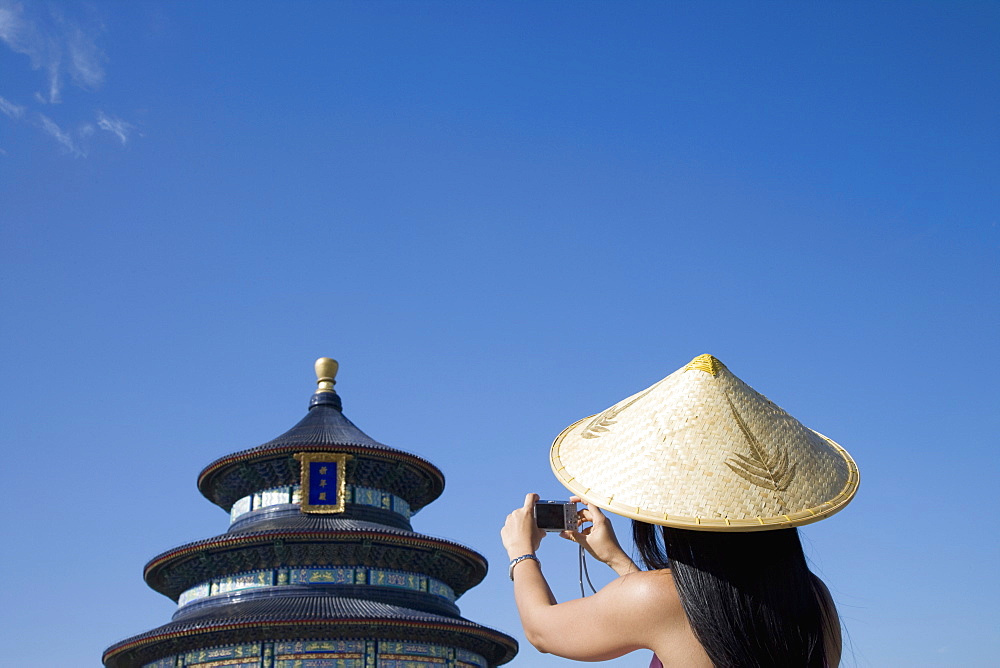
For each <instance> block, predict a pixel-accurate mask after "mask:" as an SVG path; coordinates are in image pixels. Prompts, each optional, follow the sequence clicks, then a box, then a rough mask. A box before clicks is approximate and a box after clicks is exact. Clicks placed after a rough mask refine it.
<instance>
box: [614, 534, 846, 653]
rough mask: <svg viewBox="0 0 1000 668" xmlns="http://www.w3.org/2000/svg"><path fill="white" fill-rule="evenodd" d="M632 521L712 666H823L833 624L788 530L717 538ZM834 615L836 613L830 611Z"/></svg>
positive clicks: (647, 558)
mask: <svg viewBox="0 0 1000 668" xmlns="http://www.w3.org/2000/svg"><path fill="white" fill-rule="evenodd" d="M659 528H660V529H662V532H659V533H660V536H658V535H657V533H658V532H657V531H656V527H654V526H653V525H651V524H645V523H643V522H636V521H633V523H632V535H633V538H634V539H635V545H636V547H637V548H638V550H639V554H640V556H641V557H642V560H643V561H644V562H645V563H646V567H647V568H649V569H662V568H670V570H671V573H672V574H673V578H674V584H675V585H676V587H677V592H678V594H679V595H680V600H681V605H683V607H684V612H685V614H686V615H687V618H688V621H689V622H690V624H691V628H692V630H693V631H694V634H695V636H696V637H697V638H698V641H699V642H700V643H701V645H702V647H704V648H705V651H706V652H707V653H708V656H709V658H710V659H711V660H712V663H713V664H714V665H715V666H716V668H751V667H758V666H774V667H776V668H784V667H787V668H824V667H825V666H826V665H827V664H826V653H825V646H824V637H823V636H824V629H825V628H826V627H827V625H828V624H836V623H837V620H835V619H833V620H830V619H827V617H828V616H829V615H830V614H831V612H830V609H829V607H828V606H827V604H826V602H825V601H826V598H825V595H824V593H823V591H824V590H823V585H822V583H821V582H820V581H819V580H818V578H816V576H814V575H813V574H812V573H811V572H810V571H809V568H808V566H807V565H806V559H805V555H804V554H803V552H802V543H801V542H799V534H798V531H797V530H796V529H778V530H773V531H755V532H748V533H719V532H709V531H691V530H687V529H674V528H670V527H659ZM833 614H836V613H833Z"/></svg>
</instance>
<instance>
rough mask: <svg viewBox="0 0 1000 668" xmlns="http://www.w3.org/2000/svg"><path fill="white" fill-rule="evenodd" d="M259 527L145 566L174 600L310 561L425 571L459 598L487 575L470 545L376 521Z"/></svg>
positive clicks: (153, 582)
mask: <svg viewBox="0 0 1000 668" xmlns="http://www.w3.org/2000/svg"><path fill="white" fill-rule="evenodd" d="M268 527H269V528H268V529H266V530H261V531H248V532H234V533H226V534H223V535H221V536H215V537H213V538H207V539H204V540H199V541H195V542H192V543H188V544H186V545H181V546H180V547H176V548H174V549H172V550H169V551H167V552H164V553H163V554H160V555H158V556H156V557H154V558H153V559H151V560H150V561H149V563H148V564H146V568H145V571H144V577H145V579H146V583H147V584H148V585H149V586H150V587H151V588H152V589H154V590H156V591H158V592H160V593H161V594H163V595H164V596H168V597H170V598H172V599H174V600H177V597H178V596H180V594H181V592H183V591H184V590H185V589H187V588H189V587H192V586H194V585H196V584H198V583H199V582H204V581H206V580H209V579H211V578H212V577H220V576H223V575H230V574H233V573H239V572H242V571H249V570H255V569H266V568H279V567H282V566H284V567H301V566H310V565H320V564H323V563H330V564H336V563H339V564H353V565H371V566H379V567H384V568H392V569H398V570H406V571H412V572H419V573H424V574H425V575H429V576H431V577H434V578H436V579H438V580H441V581H442V582H445V583H447V584H448V586H449V587H451V588H452V589H453V590H454V591H455V595H456V596H461V595H462V594H463V593H465V592H466V591H467V590H468V589H469V588H471V587H474V586H476V585H477V584H479V583H480V582H481V581H482V580H483V578H484V577H485V576H486V571H487V565H486V559H484V558H483V556H482V555H480V554H479V553H477V552H475V551H473V550H470V549H469V548H467V547H465V546H463V545H459V544H458V543H454V542H452V541H449V540H445V539H442V538H433V537H431V536H425V535H422V534H419V533H414V532H412V531H404V530H402V529H396V528H392V527H387V526H384V525H380V524H374V523H371V522H359V521H356V520H342V519H339V518H334V517H314V516H303V515H300V516H298V517H288V518H282V519H280V520H276V521H275V522H274V523H269V524H268Z"/></svg>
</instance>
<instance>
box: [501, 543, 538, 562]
mask: <svg viewBox="0 0 1000 668" xmlns="http://www.w3.org/2000/svg"><path fill="white" fill-rule="evenodd" d="M534 553H535V548H533V547H532V546H530V545H518V546H511V547H509V548H507V558H508V559H517V558H518V557H520V556H521V555H523V554H534Z"/></svg>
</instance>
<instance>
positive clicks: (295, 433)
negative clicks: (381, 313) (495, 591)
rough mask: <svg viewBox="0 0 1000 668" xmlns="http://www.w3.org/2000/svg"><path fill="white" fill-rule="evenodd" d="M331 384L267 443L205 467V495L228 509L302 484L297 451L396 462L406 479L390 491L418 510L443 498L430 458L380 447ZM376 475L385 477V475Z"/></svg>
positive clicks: (201, 479)
mask: <svg viewBox="0 0 1000 668" xmlns="http://www.w3.org/2000/svg"><path fill="white" fill-rule="evenodd" d="M322 359H327V358H322ZM321 361H322V360H321ZM332 361H333V360H330V362H332ZM334 373H336V371H335V370H334ZM317 375H320V362H317ZM333 382H334V381H333V379H332V377H324V376H321V377H320V381H319V383H320V387H319V389H318V390H317V391H316V393H315V394H313V396H312V398H311V399H310V401H309V412H308V413H306V416H305V417H304V418H302V419H301V420H300V421H299V422H298V424H296V425H295V426H294V427H292V428H291V429H289V430H288V431H286V432H285V433H283V434H281V435H280V436H278V437H277V438H274V439H272V440H270V441H268V442H267V443H264V444H263V445H259V446H257V447H255V448H250V449H247V450H241V451H240V452H236V453H233V454H231V455H226V456H225V457H221V458H220V459H217V460H216V461H214V462H212V463H211V464H209V465H208V466H207V467H205V469H204V470H203V471H202V472H201V474H200V475H199V476H198V489H199V490H201V493H202V494H204V495H205V497H206V498H208V499H209V500H210V501H212V502H213V503H215V504H217V505H219V506H222V507H223V508H225V509H226V510H229V508H231V507H232V504H233V503H234V502H235V501H236V500H238V499H240V498H242V497H243V496H245V495H246V494H250V493H253V492H256V491H260V490H262V489H267V488H270V487H279V486H282V485H291V484H298V475H299V467H298V464H297V463H295V462H294V461H289V460H290V459H291V456H292V455H293V454H295V453H296V452H301V451H303V450H311V451H320V452H322V451H335V452H346V453H349V454H352V455H354V456H355V457H356V458H368V459H375V460H378V461H383V462H393V463H395V464H398V465H399V466H402V467H404V468H405V469H407V470H406V472H405V473H406V475H403V476H400V475H398V474H397V475H396V476H394V478H395V479H394V480H393V482H395V483H396V484H397V488H394V489H390V490H389V491H393V492H394V493H397V494H398V495H399V496H401V497H403V498H405V499H406V500H407V501H408V503H409V504H410V507H411V508H412V509H413V511H414V512H416V511H417V510H419V509H420V508H422V507H423V506H425V505H427V504H428V503H430V502H431V501H433V500H434V499H436V498H437V497H438V496H440V495H441V492H442V491H443V490H444V475H443V474H442V473H441V471H440V470H439V469H438V468H437V467H436V466H434V465H433V464H431V463H430V462H428V461H427V460H426V459H423V458H421V457H417V456H416V455H412V454H410V453H408V452H404V451H402V450H397V449H395V448H391V447H389V446H388V445H385V444H383V443H379V442H378V441H376V440H375V439H373V438H372V437H371V436H369V435H368V434H366V433H364V432H363V431H361V430H360V429H359V428H358V427H357V426H356V425H355V424H354V423H353V422H351V421H350V420H349V419H347V417H346V416H345V415H344V413H343V407H342V402H341V399H340V396H339V395H338V394H337V393H336V392H335V391H334V390H333ZM376 477H377V478H378V479H380V480H381V479H384V478H385V476H384V475H382V474H381V473H379V474H378V475H377V476H376Z"/></svg>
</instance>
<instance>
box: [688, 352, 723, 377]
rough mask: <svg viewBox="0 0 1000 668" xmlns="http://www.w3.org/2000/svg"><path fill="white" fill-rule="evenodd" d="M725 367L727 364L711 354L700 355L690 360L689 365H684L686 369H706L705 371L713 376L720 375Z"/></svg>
mask: <svg viewBox="0 0 1000 668" xmlns="http://www.w3.org/2000/svg"><path fill="white" fill-rule="evenodd" d="M725 368H726V365H725V364H723V363H722V362H720V361H719V360H717V359H715V358H714V357H712V356H711V355H698V356H697V357H695V358H694V359H693V360H691V361H690V362H688V365H687V366H686V367H684V370H685V371H690V370H691V369H697V370H698V371H704V372H705V373H710V374H712V375H713V376H716V375H718V373H719V370H720V369H725Z"/></svg>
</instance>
